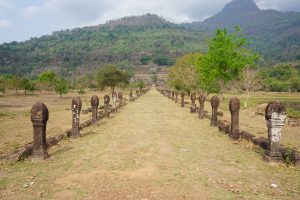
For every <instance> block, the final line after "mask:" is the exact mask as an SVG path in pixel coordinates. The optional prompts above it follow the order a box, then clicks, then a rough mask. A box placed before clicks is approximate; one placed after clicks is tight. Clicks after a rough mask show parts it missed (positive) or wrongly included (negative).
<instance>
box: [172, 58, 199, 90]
mask: <svg viewBox="0 0 300 200" xmlns="http://www.w3.org/2000/svg"><path fill="white" fill-rule="evenodd" d="M201 57H202V55H201V54H200V53H191V54H186V55H184V56H182V57H180V58H178V59H177V60H176V62H175V64H174V66H172V67H171V68H170V69H169V74H168V85H169V86H170V87H172V88H174V89H176V90H182V91H186V92H188V93H189V92H190V91H191V90H198V86H199V78H198V74H197V66H198V65H199V62H200V61H201Z"/></svg>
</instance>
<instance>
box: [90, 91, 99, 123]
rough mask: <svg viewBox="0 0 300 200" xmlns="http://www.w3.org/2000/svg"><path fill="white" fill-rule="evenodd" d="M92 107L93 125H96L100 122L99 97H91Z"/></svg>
mask: <svg viewBox="0 0 300 200" xmlns="http://www.w3.org/2000/svg"><path fill="white" fill-rule="evenodd" d="M91 106H92V123H93V124H96V123H97V121H98V106H99V98H98V96H97V95H94V96H92V97H91Z"/></svg>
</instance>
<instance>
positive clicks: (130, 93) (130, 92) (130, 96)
mask: <svg viewBox="0 0 300 200" xmlns="http://www.w3.org/2000/svg"><path fill="white" fill-rule="evenodd" d="M129 101H133V98H132V90H130V91H129Z"/></svg>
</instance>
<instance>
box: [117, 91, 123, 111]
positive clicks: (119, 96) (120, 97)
mask: <svg viewBox="0 0 300 200" xmlns="http://www.w3.org/2000/svg"><path fill="white" fill-rule="evenodd" d="M118 99H119V108H121V107H122V106H123V102H122V100H123V93H122V92H121V91H120V92H118Z"/></svg>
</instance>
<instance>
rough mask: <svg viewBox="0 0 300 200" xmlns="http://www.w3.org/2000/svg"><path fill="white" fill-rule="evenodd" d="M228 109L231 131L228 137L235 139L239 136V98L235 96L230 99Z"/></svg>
mask: <svg viewBox="0 0 300 200" xmlns="http://www.w3.org/2000/svg"><path fill="white" fill-rule="evenodd" d="M229 110H230V113H231V131H230V137H231V138H232V139H234V140H237V139H239V138H240V137H241V134H240V126H239V112H240V100H239V99H238V98H236V97H234V98H232V99H230V102H229Z"/></svg>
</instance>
